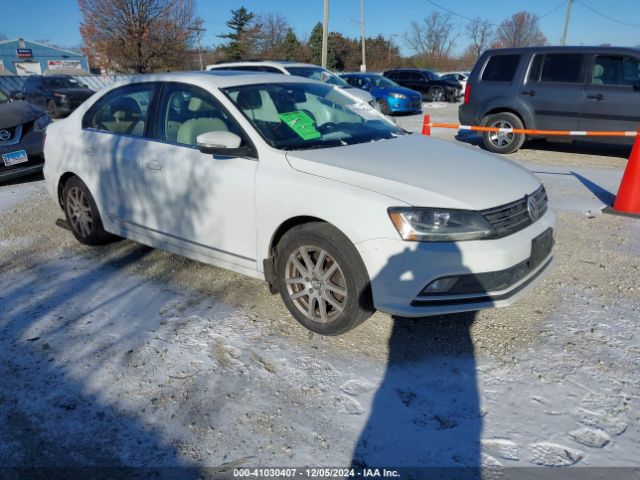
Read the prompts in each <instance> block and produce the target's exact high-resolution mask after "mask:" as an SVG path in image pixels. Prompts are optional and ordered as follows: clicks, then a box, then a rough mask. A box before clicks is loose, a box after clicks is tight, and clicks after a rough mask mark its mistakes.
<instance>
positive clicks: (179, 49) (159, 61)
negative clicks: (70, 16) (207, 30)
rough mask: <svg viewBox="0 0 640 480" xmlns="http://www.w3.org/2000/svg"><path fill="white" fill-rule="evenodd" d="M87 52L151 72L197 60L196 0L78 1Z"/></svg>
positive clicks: (122, 67)
mask: <svg viewBox="0 0 640 480" xmlns="http://www.w3.org/2000/svg"><path fill="white" fill-rule="evenodd" d="M78 4H79V6H80V12H81V13H82V21H81V24H80V34H81V35H82V39H83V41H84V49H83V51H84V52H85V53H86V54H87V55H88V56H89V57H90V58H91V59H93V60H94V61H97V62H98V63H99V64H100V65H99V66H100V67H108V68H110V69H113V70H116V71H121V72H138V73H146V72H152V71H157V70H179V69H183V68H186V67H187V66H189V65H190V64H191V55H190V52H191V51H192V50H193V44H194V39H195V31H194V30H193V27H194V26H196V25H197V24H198V23H199V22H200V20H199V19H198V18H197V16H196V9H195V3H194V0H78Z"/></svg>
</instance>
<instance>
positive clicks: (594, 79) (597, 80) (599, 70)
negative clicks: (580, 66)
mask: <svg viewBox="0 0 640 480" xmlns="http://www.w3.org/2000/svg"><path fill="white" fill-rule="evenodd" d="M603 75H604V67H603V66H602V65H600V64H599V63H596V64H595V65H594V66H593V75H592V76H591V83H592V84H594V85H602V84H603V83H604V82H603V81H602V76H603Z"/></svg>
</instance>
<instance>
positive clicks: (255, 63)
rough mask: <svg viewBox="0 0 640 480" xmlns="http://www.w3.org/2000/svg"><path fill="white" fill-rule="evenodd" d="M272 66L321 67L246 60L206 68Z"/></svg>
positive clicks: (284, 62)
mask: <svg viewBox="0 0 640 480" xmlns="http://www.w3.org/2000/svg"><path fill="white" fill-rule="evenodd" d="M260 65H263V66H272V67H317V68H322V67H321V66H320V65H314V64H312V63H301V62H289V61H284V60H260V61H246V62H223V63H216V64H214V65H207V68H212V69H214V68H222V67H253V66H260Z"/></svg>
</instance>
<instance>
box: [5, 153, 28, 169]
mask: <svg viewBox="0 0 640 480" xmlns="http://www.w3.org/2000/svg"><path fill="white" fill-rule="evenodd" d="M2 161H3V162H4V166H5V167H10V166H12V165H17V164H18V163H25V162H28V161H29V157H28V156H27V152H26V151H24V150H18V151H17V152H11V153H4V154H3V155H2Z"/></svg>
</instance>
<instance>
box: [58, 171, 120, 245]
mask: <svg viewBox="0 0 640 480" xmlns="http://www.w3.org/2000/svg"><path fill="white" fill-rule="evenodd" d="M62 199H63V201H64V213H65V216H66V218H67V223H68V224H69V228H70V229H71V233H73V236H74V237H76V239H77V240H78V241H79V242H80V243H84V244H85V245H101V244H104V243H109V242H112V241H115V240H117V239H118V237H116V236H115V235H112V234H110V233H108V232H106V231H105V230H104V228H103V227H102V220H101V219H100V213H98V207H97V206H96V202H95V201H94V200H93V197H92V196H91V193H89V189H88V188H87V186H86V185H85V184H84V182H83V181H82V180H80V179H79V178H78V177H72V178H70V179H69V180H68V181H67V183H65V185H64V188H63V189H62Z"/></svg>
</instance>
